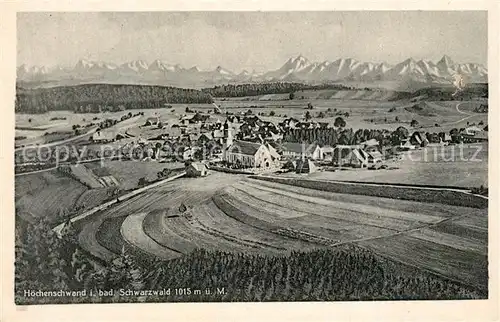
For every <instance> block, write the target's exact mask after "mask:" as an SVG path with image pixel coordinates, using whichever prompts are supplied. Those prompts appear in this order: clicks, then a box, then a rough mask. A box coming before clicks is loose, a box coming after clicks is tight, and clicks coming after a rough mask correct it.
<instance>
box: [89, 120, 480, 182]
mask: <svg viewBox="0 0 500 322" xmlns="http://www.w3.org/2000/svg"><path fill="white" fill-rule="evenodd" d="M209 118H210V115H204V114H201V113H191V114H188V115H184V116H182V117H181V118H180V119H179V120H178V122H175V124H168V125H167V124H166V123H165V124H162V122H161V120H160V118H159V117H156V116H155V117H150V118H148V119H147V120H146V123H145V124H144V126H145V127H157V128H158V129H162V130H164V131H163V132H162V134H160V135H158V136H156V137H152V138H148V139H141V138H140V139H138V140H137V141H136V142H132V143H130V144H127V145H125V146H124V147H125V148H128V149H129V151H130V150H133V151H135V150H137V151H138V152H137V153H142V157H143V158H144V159H156V160H160V161H161V160H166V161H167V160H175V161H184V162H186V164H188V165H189V167H190V171H191V172H192V174H193V175H206V173H207V171H208V170H207V169H206V164H205V163H203V162H210V163H211V164H216V165H217V166H220V167H225V168H228V169H253V170H259V171H260V170H267V171H275V170H278V169H282V168H287V169H289V170H295V171H296V172H299V173H303V172H313V171H315V170H316V169H317V165H320V164H321V165H333V166H339V167H342V166H351V167H359V168H378V167H380V166H381V165H382V164H383V159H384V156H383V154H382V153H381V148H380V144H379V142H378V141H377V140H376V139H371V140H367V141H365V142H362V143H359V144H356V145H345V144H336V145H335V146H329V145H323V146H321V145H319V144H316V143H313V144H307V143H296V142H295V143H294V142H283V133H285V131H286V130H288V129H325V128H328V123H321V122H309V121H299V120H297V119H294V118H287V119H285V120H283V121H281V122H279V123H274V122H271V121H265V120H262V119H260V118H259V117H258V116H257V115H252V114H250V115H227V117H226V119H225V120H224V121H223V122H222V121H220V120H216V121H212V122H209ZM485 132H486V131H484V130H483V129H480V128H478V127H469V128H467V129H461V131H459V133H458V135H459V136H460V138H462V141H465V142H468V141H466V140H469V141H474V140H476V141H477V140H483V138H482V137H484V133H485ZM454 134H455V133H454ZM455 136H456V135H455ZM101 138H102V139H101ZM93 139H94V141H99V140H106V139H105V136H103V134H102V133H100V132H98V133H96V134H95V135H94V137H93ZM115 139H116V136H115ZM455 139H456V137H454V135H452V134H451V133H450V134H447V133H439V134H438V133H425V132H420V131H415V132H413V133H412V134H411V135H410V136H409V137H408V138H407V139H404V140H402V141H401V142H400V144H399V148H400V150H410V149H415V148H417V147H421V146H425V145H428V144H448V143H450V142H453V141H454V140H455ZM486 139H487V134H486ZM194 160H198V161H199V160H203V162H193V161H194Z"/></svg>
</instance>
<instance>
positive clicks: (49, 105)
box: [15, 84, 213, 114]
mask: <svg viewBox="0 0 500 322" xmlns="http://www.w3.org/2000/svg"><path fill="white" fill-rule="evenodd" d="M212 102H213V101H212V98H211V97H210V96H209V95H208V94H206V93H203V92H201V91H198V90H194V89H183V88H176V87H164V86H149V85H113V84H85V85H76V86H61V87H52V88H37V89H26V88H22V87H17V88H16V102H15V111H16V113H33V114H39V113H45V112H47V111H54V110H70V111H75V112H78V113H96V112H99V111H104V110H108V111H121V110H128V109H148V108H168V107H169V105H168V104H176V103H186V104H202V103H212Z"/></svg>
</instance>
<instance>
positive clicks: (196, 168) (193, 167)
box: [186, 162, 208, 177]
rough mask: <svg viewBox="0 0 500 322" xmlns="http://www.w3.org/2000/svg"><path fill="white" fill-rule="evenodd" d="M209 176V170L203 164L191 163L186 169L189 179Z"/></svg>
mask: <svg viewBox="0 0 500 322" xmlns="http://www.w3.org/2000/svg"><path fill="white" fill-rule="evenodd" d="M207 175H208V168H207V166H206V165H205V164H204V163H202V162H191V163H190V164H189V165H188V166H187V167H186V176H187V177H205V176H207Z"/></svg>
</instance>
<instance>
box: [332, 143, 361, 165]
mask: <svg viewBox="0 0 500 322" xmlns="http://www.w3.org/2000/svg"><path fill="white" fill-rule="evenodd" d="M368 158H369V154H368V152H366V151H365V150H363V149H361V148H359V147H358V146H356V145H337V146H336V147H335V149H334V152H333V159H332V162H333V164H334V165H337V166H352V167H356V168H364V167H366V166H367V165H368Z"/></svg>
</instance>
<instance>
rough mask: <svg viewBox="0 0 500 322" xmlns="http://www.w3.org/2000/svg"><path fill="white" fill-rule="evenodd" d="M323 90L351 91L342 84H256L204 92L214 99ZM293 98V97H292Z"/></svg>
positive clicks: (211, 89) (217, 87)
mask: <svg viewBox="0 0 500 322" xmlns="http://www.w3.org/2000/svg"><path fill="white" fill-rule="evenodd" d="M321 89H337V90H341V89H349V87H346V86H344V85H341V84H322V85H307V84H302V83H287V82H278V83H255V84H240V85H219V86H215V87H212V88H204V89H203V90H202V91H203V92H205V93H209V94H210V95H212V96H213V97H242V96H256V95H265V94H286V93H293V92H296V91H302V90H321ZM292 98H293V97H292Z"/></svg>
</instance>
